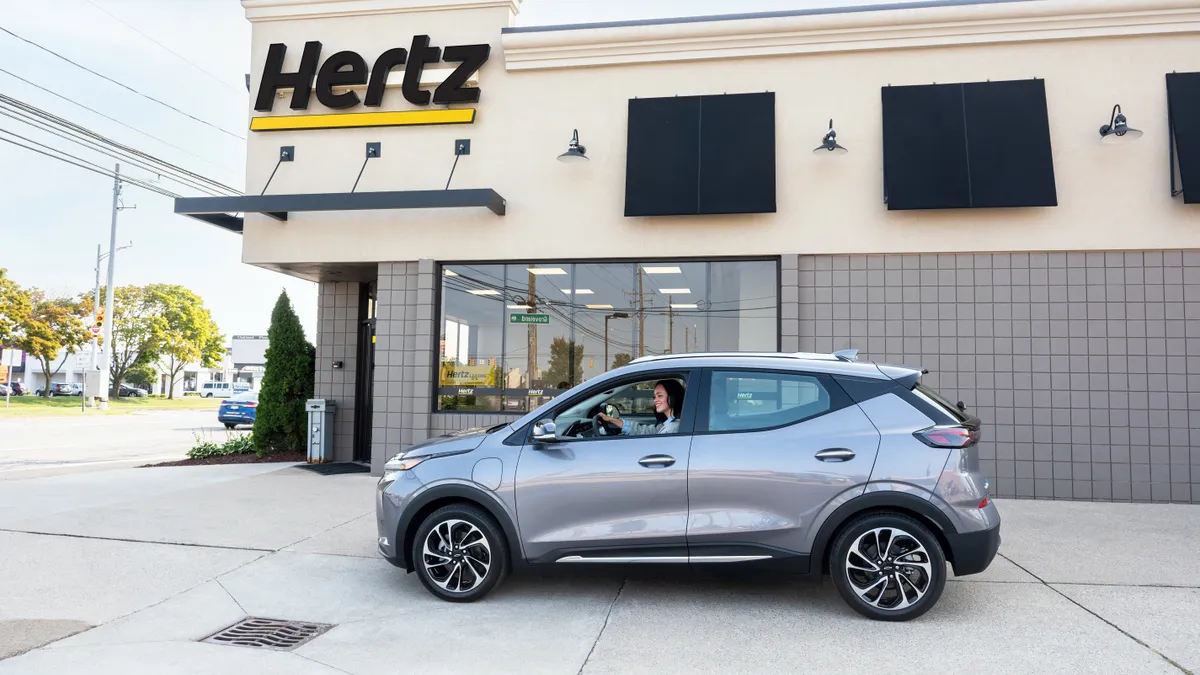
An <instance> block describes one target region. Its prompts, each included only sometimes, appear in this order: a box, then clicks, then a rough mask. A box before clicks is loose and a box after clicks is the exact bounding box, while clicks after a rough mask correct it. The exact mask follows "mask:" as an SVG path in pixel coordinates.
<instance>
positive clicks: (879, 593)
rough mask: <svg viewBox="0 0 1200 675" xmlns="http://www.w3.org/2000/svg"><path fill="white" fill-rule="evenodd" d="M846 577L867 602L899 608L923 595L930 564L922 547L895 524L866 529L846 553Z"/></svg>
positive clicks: (929, 579)
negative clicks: (893, 525) (894, 525)
mask: <svg viewBox="0 0 1200 675" xmlns="http://www.w3.org/2000/svg"><path fill="white" fill-rule="evenodd" d="M846 579H847V580H848V581H849V582H850V588H851V590H853V591H854V593H855V594H856V595H857V596H858V598H859V599H860V600H862V601H863V602H864V603H866V604H867V605H870V606H871V607H874V608H877V609H881V610H885V611H888V610H902V609H906V608H908V607H912V606H913V605H915V604H917V603H918V602H920V601H921V599H922V598H924V597H925V594H926V593H927V592H928V591H929V588H930V586H931V584H932V583H933V565H932V564H931V562H930V556H929V552H928V551H926V550H925V546H923V545H922V544H921V542H920V541H919V540H918V539H917V538H916V537H914V536H913V535H912V534H909V533H908V532H905V531H904V530H902V529H899V528H896V527H877V528H874V529H871V530H867V531H866V532H863V533H862V534H860V535H858V537H857V538H856V539H855V540H854V543H853V544H851V545H850V549H849V551H847V553H846Z"/></svg>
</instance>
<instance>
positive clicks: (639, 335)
mask: <svg viewBox="0 0 1200 675" xmlns="http://www.w3.org/2000/svg"><path fill="white" fill-rule="evenodd" d="M441 281H442V284H441V309H440V314H439V320H438V325H439V326H440V327H441V328H440V335H439V340H440V344H439V347H438V349H439V358H438V363H439V374H438V386H437V399H438V405H437V409H438V410H444V411H451V410H458V411H481V412H486V411H502V412H514V413H523V412H527V411H529V410H531V409H532V408H534V407H537V406H538V405H541V404H542V403H544V402H545V401H547V400H549V399H550V398H553V397H554V396H557V395H558V394H560V393H562V392H563V391H565V390H566V389H569V388H571V387H573V386H575V385H577V384H579V383H580V382H586V381H587V380H589V379H591V378H593V377H595V376H597V375H600V374H601V373H604V372H605V371H608V370H611V369H613V368H617V367H620V366H622V365H624V364H626V363H629V362H630V361H631V360H633V359H635V358H638V357H641V356H649V355H656V354H669V353H685V352H698V351H775V350H776V349H778V345H779V335H778V334H779V320H778V318H779V317H778V304H779V303H778V300H779V298H778V294H779V270H778V262H777V261H776V260H723V261H713V262H696V261H677V262H672V261H666V262H661V261H656V262H604V263H551V262H537V263H527V264H495V265H488V264H483V265H477V264H467V265H456V264H448V265H444V266H443V267H442V270H441Z"/></svg>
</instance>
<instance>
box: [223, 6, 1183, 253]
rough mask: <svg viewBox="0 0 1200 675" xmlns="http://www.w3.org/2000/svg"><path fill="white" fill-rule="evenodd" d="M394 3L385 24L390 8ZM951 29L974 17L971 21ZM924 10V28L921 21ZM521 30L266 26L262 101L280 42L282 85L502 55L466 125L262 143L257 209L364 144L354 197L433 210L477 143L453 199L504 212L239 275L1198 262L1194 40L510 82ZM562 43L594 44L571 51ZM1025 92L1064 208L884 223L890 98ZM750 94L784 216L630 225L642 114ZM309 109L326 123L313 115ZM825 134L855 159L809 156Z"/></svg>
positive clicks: (280, 137) (1025, 45)
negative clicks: (1078, 256)
mask: <svg viewBox="0 0 1200 675" xmlns="http://www.w3.org/2000/svg"><path fill="white" fill-rule="evenodd" d="M327 4H334V3H327ZM386 4H387V3H381V2H378V1H376V2H373V3H372V5H373V6H374V7H375V8H376V9H378V8H379V7H380V6H382V5H386ZM484 4H485V5H486V3H484ZM1016 4H1017V5H1022V4H1025V3H1016ZM1031 4H1034V3H1031ZM1036 4H1039V5H1053V4H1055V3H1053V2H1042V3H1036ZM1057 4H1058V5H1062V6H1064V7H1066V6H1070V5H1078V4H1080V3H1078V2H1058V3H1057ZM1084 4H1086V3H1084ZM954 10H955V11H958V12H960V13H961V14H960V15H958V16H962V17H967V18H969V16H970V12H972V11H975V10H974V9H973V8H972V7H961V8H954ZM916 11H922V10H910V12H916ZM938 11H940V12H945V11H946V9H945V8H943V9H941V10H938ZM991 11H996V10H995V8H992V9H991ZM1014 11H1015V10H1014ZM511 16H512V14H511V11H510V8H509V7H505V6H495V5H491V6H484V7H482V8H475V9H457V10H453V11H421V12H412V11H406V12H399V13H393V14H387V13H384V14H372V15H370V16H338V17H332V18H308V19H303V20H273V21H259V22H256V23H255V25H254V32H253V53H252V64H253V68H254V70H253V71H252V89H255V90H256V88H257V83H258V80H259V77H260V74H261V73H260V69H261V67H262V63H263V60H264V58H265V54H266V50H267V47H268V45H269V44H270V43H272V42H285V43H287V45H288V50H289V53H288V59H287V65H288V67H289V68H294V67H295V64H296V63H297V61H298V59H299V55H300V51H301V49H302V47H303V43H304V42H305V41H306V40H314V39H315V40H320V41H322V42H323V43H324V50H323V52H322V57H323V58H322V60H324V57H326V56H328V55H329V54H332V53H333V52H334V51H337V50H340V49H353V50H355V51H357V52H359V53H360V54H361V55H363V57H364V58H366V60H367V62H368V63H371V62H372V61H373V60H374V58H375V57H376V56H377V55H378V54H379V53H381V52H382V51H384V50H386V49H388V48H391V47H396V46H403V47H407V46H408V44H409V41H410V40H411V36H412V35H413V34H419V33H426V34H428V35H430V36H431V39H432V43H433V44H435V45H437V46H442V47H444V46H446V45H450V44H463V43H471V42H488V43H490V44H491V45H492V57H491V59H490V60H489V62H488V63H487V64H486V65H485V66H484V68H483V70H482V71H481V73H480V87H481V88H482V90H483V95H482V98H481V100H480V102H479V103H478V104H477V106H476V107H477V109H478V116H477V121H476V122H475V123H474V124H471V125H453V126H437V127H410V128H403V127H395V128H376V129H357V130H329V131H295V132H270V133H261V132H260V133H254V132H251V133H250V134H249V141H248V156H247V176H248V182H247V186H246V192H247V193H252V194H257V193H258V192H259V191H260V190H261V189H262V185H263V184H264V183H265V182H266V180H267V177H268V176H269V175H270V173H271V170H272V169H273V168H274V166H275V160H276V158H277V154H278V148H279V146H282V145H294V146H296V157H297V159H296V161H295V162H294V163H291V164H284V165H283V166H282V167H281V168H280V170H279V172H278V174H277V175H276V176H275V178H274V181H273V182H272V184H271V186H270V192H271V193H308V192H344V191H348V190H349V189H350V187H351V185H353V183H354V179H355V176H356V175H357V174H358V171H359V167H360V166H361V165H362V162H363V156H364V144H365V143H366V142H368V141H381V142H382V143H383V153H382V157H381V158H380V159H375V160H371V162H370V164H369V165H368V166H367V168H366V171H365V173H364V175H363V178H362V182H361V183H360V185H359V190H360V191H370V190H415V189H440V188H442V187H443V186H444V185H445V182H446V178H447V176H448V174H449V172H450V167H451V165H452V164H453V162H454V156H453V150H452V149H453V141H454V139H456V138H470V139H471V142H472V154H471V155H470V156H467V157H463V158H462V160H461V161H460V162H459V164H458V168H457V171H456V172H455V175H454V181H453V184H452V187H455V188H494V189H495V190H497V191H498V192H499V193H500V194H501V195H503V196H504V197H505V198H506V199H507V204H508V213H507V215H506V216H504V217H498V216H495V215H493V214H492V213H491V212H489V211H487V210H486V209H453V210H441V211H386V212H357V213H309V214H293V215H292V216H291V217H290V219H289V220H288V221H287V222H286V223H278V222H275V221H270V220H268V219H266V218H265V217H261V216H255V215H251V216H250V217H248V218H247V220H246V229H245V233H244V251H243V259H244V260H245V261H246V262H249V263H257V264H281V263H293V262H294V263H312V262H323V261H326V262H350V261H380V260H416V259H419V258H432V259H435V260H472V259H497V258H522V259H531V258H562V257H593V256H618V257H623V256H628V255H641V256H645V255H654V256H710V255H731V254H739V255H742V254H744V255H751V254H775V253H779V252H802V253H815V254H824V253H874V252H949V251H980V252H982V251H1022V250H1126V249H1135V250H1141V249H1164V248H1173V249H1180V248H1200V210H1197V207H1185V206H1184V205H1183V203H1182V200H1181V199H1178V198H1177V199H1172V198H1171V197H1170V194H1169V188H1168V184H1169V175H1168V162H1167V157H1168V148H1167V106H1166V85H1165V80H1164V75H1165V74H1166V73H1168V72H1171V71H1179V72H1185V71H1195V70H1200V37H1198V36H1197V34H1196V33H1195V32H1192V29H1188V28H1186V27H1185V28H1184V29H1181V28H1179V27H1178V26H1175V27H1173V28H1172V29H1171V31H1165V29H1164V32H1162V33H1157V34H1156V33H1153V32H1150V34H1141V35H1132V36H1126V37H1103V38H1088V37H1081V35H1082V33H1072V34H1071V37H1073V38H1075V39H1069V40H1067V39H1063V40H1041V39H1039V40H1037V41H1030V42H1010V43H996V42H993V43H989V44H954V45H949V46H941V47H937V46H933V47H920V48H905V49H892V50H888V49H878V48H872V49H869V50H851V51H820V50H812V49H809V50H807V52H808V53H802V54H792V55H783V56H769V57H753V58H713V57H714V56H719V54H716V55H714V54H707V55H705V56H706V58H704V59H699V60H692V59H685V60H676V61H671V62H665V63H663V62H660V63H650V64H631V65H601V66H592V67H565V68H564V67H553V68H540V69H538V68H535V69H517V68H516V67H515V66H516V64H515V62H514V63H513V64H509V66H510V69H506V63H505V53H504V49H503V44H502V37H501V30H500V29H501V27H503V26H506V25H508V24H509V23H510V21H511ZM918 18H919V17H918ZM867 20H868V19H863V21H867ZM814 21H815V19H814ZM685 27H686V25H685ZM629 30H631V33H630V34H631V35H636V33H637V31H636V30H634V29H629ZM655 30H657V31H660V32H661V31H662V30H672V29H670V28H669V27H668V28H663V27H661V26H659V27H656V28H655ZM680 30H683V29H682V28H681V29H680ZM996 30H1000V29H996ZM1004 30H1009V31H1011V30H1012V27H1011V26H1009V27H1007V28H1005V29H1004ZM1110 32H1111V31H1110ZM1140 32H1142V33H1146V32H1147V31H1145V30H1142V31H1140ZM569 33H573V34H576V35H582V34H584V33H586V31H568V32H564V33H563V34H564V35H567V34H569ZM935 41H936V40H935ZM983 42H986V41H983ZM875 46H876V47H878V45H875ZM734 53H736V52H734ZM672 58H674V57H672ZM1031 77H1037V78H1042V79H1044V80H1045V81H1046V91H1047V98H1048V107H1049V118H1050V131H1051V139H1052V144H1053V151H1054V162H1055V174H1056V178H1057V187H1058V199H1059V206H1058V207H1056V208H1046V209H1015V210H955V211H940V212H932V211H926V212H888V211H887V207H886V205H885V204H884V203H883V199H882V165H883V156H882V132H881V126H882V121H881V106H880V88H881V87H883V86H886V85H888V84H889V83H890V84H894V85H904V84H924V83H931V82H966V81H982V80H988V79H991V80H1003V79H1023V78H1031ZM751 91H774V92H776V134H777V181H778V183H777V186H778V187H777V191H778V199H777V201H778V212H777V213H774V214H760V215H750V216H730V217H724V216H717V217H677V218H625V217H624V216H623V207H624V181H625V135H626V110H627V101H628V99H630V98H633V97H656V96H671V95H676V94H678V95H691V94H719V93H723V92H728V93H740V92H751ZM251 100H253V96H251ZM1114 103H1120V104H1121V105H1122V107H1123V109H1124V112H1125V113H1126V115H1127V116H1128V117H1129V120H1130V124H1131V125H1132V126H1134V127H1137V128H1140V129H1143V130H1144V131H1145V132H1146V135H1145V136H1144V137H1143V138H1142V139H1141V140H1139V141H1138V142H1135V143H1130V144H1123V145H1114V146H1109V145H1104V144H1102V143H1100V140H1099V136H1098V133H1097V129H1098V128H1099V127H1100V125H1101V124H1104V123H1106V122H1107V121H1108V116H1109V113H1110V111H1111V108H1112V106H1113V104H1114ZM409 108H412V106H410V105H409V104H408V103H407V102H406V101H404V99H403V98H402V96H401V95H400V92H399V91H398V90H389V93H388V95H387V96H386V97H385V109H409ZM309 110H310V112H314V113H315V112H327V111H326V110H323V109H322V108H321V106H320V105H319V104H318V103H317V102H316V98H315V96H314V97H313V99H312V103H311V106H310V109H309ZM276 112H279V113H287V112H290V110H289V109H288V108H287V101H286V100H285V99H280V100H277V102H276ZM830 117H832V118H834V120H835V123H836V127H837V130H838V140H839V142H841V143H842V144H843V145H845V146H846V147H848V148H849V149H850V151H851V152H850V154H848V155H845V156H841V157H834V156H818V155H813V154H812V153H811V150H812V148H813V147H815V146H816V145H817V144H818V143H819V142H820V139H821V136H822V134H823V133H824V131H825V128H826V125H827V123H828V120H829V118H830ZM574 128H578V129H579V134H580V140H581V142H582V143H583V144H584V145H586V147H587V154H588V156H589V157H590V158H591V161H590V162H589V163H587V164H585V165H575V164H563V163H560V162H557V161H555V158H556V156H557V155H558V154H559V153H561V152H563V151H564V150H565V149H566V144H567V141H568V140H569V139H570V136H571V131H572V129H574Z"/></svg>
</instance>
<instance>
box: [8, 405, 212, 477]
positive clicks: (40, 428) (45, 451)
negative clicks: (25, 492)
mask: <svg viewBox="0 0 1200 675" xmlns="http://www.w3.org/2000/svg"><path fill="white" fill-rule="evenodd" d="M197 435H200V436H201V437H203V438H205V439H207V440H215V441H223V440H225V438H226V431H225V427H224V426H223V425H221V424H218V423H217V411H216V410H146V411H138V412H134V413H130V414H128V415H88V414H80V415H79V416H63V417H28V418H6V419H0V480H4V479H12V478H17V477H20V478H30V477H33V476H34V475H53V474H56V473H64V472H71V471H79V470H95V469H104V468H119V467H123V466H130V465H134V464H138V463H146V462H150V461H168V460H172V459H183V457H184V456H185V454H186V453H187V451H188V449H189V448H191V447H192V446H193V445H195V443H196V436H197ZM31 472H36V474H35V473H31Z"/></svg>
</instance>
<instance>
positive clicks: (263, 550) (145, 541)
mask: <svg viewBox="0 0 1200 675" xmlns="http://www.w3.org/2000/svg"><path fill="white" fill-rule="evenodd" d="M359 517H360V518H361V516H359ZM0 532H12V533H14V534H33V535H38V536H42V537H65V538H68V539H94V540H97V541H120V542H124V543H127V544H158V545H160V546H190V547H192V548H215V549H221V550H225V551H252V552H255V553H275V552H277V551H279V549H274V548H251V547H248V546H222V545H221V544H193V543H189V542H185V541H153V540H150V539H128V538H125V537H100V536H96V535H90V534H68V533H65V532H39V531H37V530H14V529H10V528H7V527H0Z"/></svg>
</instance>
